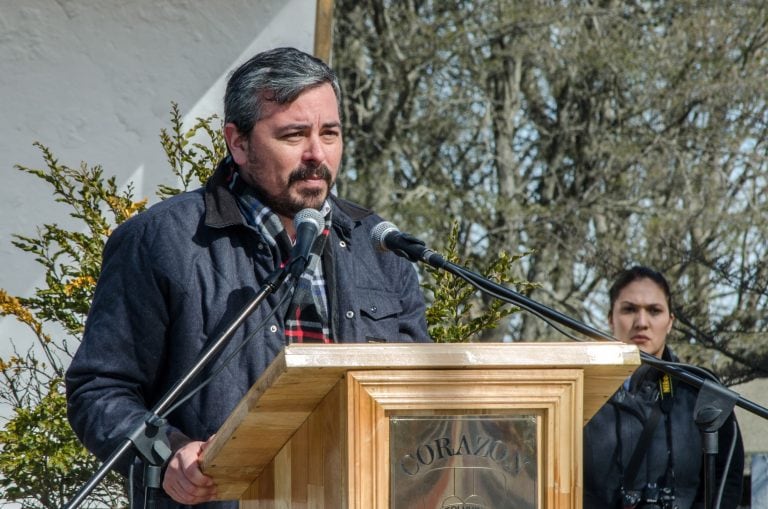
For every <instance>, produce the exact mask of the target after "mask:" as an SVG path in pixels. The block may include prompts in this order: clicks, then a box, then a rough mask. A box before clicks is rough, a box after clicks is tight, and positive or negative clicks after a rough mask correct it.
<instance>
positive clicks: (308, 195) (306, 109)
mask: <svg viewBox="0 0 768 509" xmlns="http://www.w3.org/2000/svg"><path fill="white" fill-rule="evenodd" d="M224 133H225V137H226V139H227V143H228V145H229V149H230V152H231V153H232V157H233V158H234V160H235V162H236V163H237V164H238V166H239V167H240V169H241V176H242V177H243V179H245V181H246V182H247V183H248V184H249V185H251V186H252V187H254V188H256V189H258V190H259V191H261V194H262V199H263V200H264V202H265V204H266V205H267V206H269V207H270V208H271V209H272V210H273V211H274V212H276V213H277V214H278V215H280V216H282V218H283V222H284V223H286V221H285V219H290V218H292V217H293V216H294V215H295V214H296V213H297V212H299V211H300V210H302V209H305V208H310V207H311V208H315V209H319V208H320V207H321V206H322V204H323V202H324V201H325V199H326V198H327V197H328V194H329V193H330V190H331V187H333V183H334V182H335V181H336V176H337V175H338V171H339V164H340V163H341V152H342V136H341V120H340V119H339V109H338V103H337V101H336V95H335V94H334V93H333V88H332V87H331V85H330V84H327V83H325V84H323V85H319V86H317V87H312V88H309V89H307V90H305V91H304V92H302V93H301V94H300V95H299V96H298V97H297V98H296V99H295V100H294V101H293V102H291V103H288V104H277V103H274V102H269V101H267V102H265V105H264V109H263V114H262V118H261V119H260V120H258V121H257V122H256V123H255V124H254V126H253V129H252V130H251V132H250V134H243V133H240V132H238V131H237V128H236V127H235V126H234V124H227V125H226V126H225V127H224Z"/></svg>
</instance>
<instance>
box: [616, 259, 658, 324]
mask: <svg viewBox="0 0 768 509" xmlns="http://www.w3.org/2000/svg"><path fill="white" fill-rule="evenodd" d="M638 279H650V280H651V281H653V282H654V283H656V284H657V285H658V286H659V288H661V290H662V291H663V292H664V295H665V296H666V297H667V307H668V308H669V312H670V313H671V312H672V293H671V292H670V291H669V283H667V279H666V278H665V277H664V276H663V275H662V273H661V272H658V271H655V270H653V269H651V268H648V267H644V266H642V265H635V266H634V267H631V268H629V269H625V270H623V271H621V272H620V273H619V275H618V276H616V279H615V280H614V281H613V284H612V285H611V289H610V290H608V297H609V298H610V300H611V307H610V308H608V315H609V316H610V315H611V313H613V305H614V304H616V299H618V298H619V293H621V291H622V290H623V289H624V287H626V286H627V285H628V284H630V283H633V282H635V281H637V280H638Z"/></svg>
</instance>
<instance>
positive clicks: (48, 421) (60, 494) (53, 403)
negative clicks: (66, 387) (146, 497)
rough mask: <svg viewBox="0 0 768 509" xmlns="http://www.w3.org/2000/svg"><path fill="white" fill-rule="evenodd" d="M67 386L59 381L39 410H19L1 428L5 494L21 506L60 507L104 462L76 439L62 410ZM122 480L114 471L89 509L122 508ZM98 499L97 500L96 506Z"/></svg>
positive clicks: (0, 486)
mask: <svg viewBox="0 0 768 509" xmlns="http://www.w3.org/2000/svg"><path fill="white" fill-rule="evenodd" d="M62 385H63V384H62V382H61V380H60V379H54V380H52V381H51V383H50V384H49V386H48V388H47V389H48V390H47V392H46V393H45V395H44V396H43V398H42V399H41V400H40V401H38V402H37V404H36V405H35V406H34V407H29V408H27V407H19V408H17V409H16V411H15V415H14V417H13V418H12V419H11V420H10V421H9V422H8V424H7V425H6V426H5V428H4V429H2V430H0V442H1V443H3V454H2V455H0V472H2V476H1V477H0V493H3V496H4V497H5V498H6V499H7V500H13V501H15V502H18V503H20V504H21V506H22V507H25V508H27V507H29V508H38V507H40V508H51V509H55V508H58V507H61V506H62V505H63V504H64V503H65V502H67V501H68V500H70V499H71V498H72V497H73V496H74V495H75V493H76V492H77V490H78V489H79V488H80V487H81V486H82V485H84V484H85V483H86V482H87V481H88V479H89V478H90V477H91V475H92V474H93V472H94V471H95V470H96V469H97V468H98V467H99V462H98V461H97V460H96V458H94V457H93V456H92V455H90V454H89V453H88V452H87V451H86V450H85V449H84V448H83V447H82V446H81V445H80V443H79V442H78V441H77V440H76V439H74V437H73V434H72V429H71V428H70V426H69V423H68V422H67V419H66V415H65V413H64V412H63V411H62V410H63V409H64V408H66V400H65V397H64V394H63V393H62V392H61V387H62ZM119 486H120V479H119V477H118V475H117V474H115V473H111V474H109V476H108V479H107V481H106V482H104V483H101V485H100V486H99V487H97V488H96V490H95V492H94V494H93V495H92V497H91V499H90V500H91V501H90V502H86V504H84V507H98V506H104V505H106V506H107V507H119V506H120V504H121V503H124V501H123V499H122V498H121V494H120V493H121V490H119V489H117V490H116V489H114V488H119ZM95 501H97V502H95Z"/></svg>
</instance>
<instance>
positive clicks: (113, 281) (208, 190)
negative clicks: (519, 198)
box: [66, 164, 429, 507]
mask: <svg viewBox="0 0 768 509" xmlns="http://www.w3.org/2000/svg"><path fill="white" fill-rule="evenodd" d="M224 166H225V165H224V164H222V165H220V167H219V168H218V169H217V171H216V172H215V174H214V175H213V176H212V177H211V179H210V180H209V182H208V184H207V185H206V187H205V188H204V189H198V190H196V191H192V192H187V193H183V194H180V195H177V196H175V197H173V198H170V199H167V200H165V201H163V202H161V203H158V204H156V205H155V206H153V207H151V208H150V209H149V210H147V211H145V212H143V213H141V214H139V215H137V216H135V217H133V218H131V219H130V220H128V221H126V222H125V223H123V224H122V225H120V226H119V227H118V228H117V229H116V230H115V231H114V233H113V234H112V235H111V236H110V238H109V240H108V242H107V245H106V247H105V250H104V254H103V262H102V271H101V275H100V277H99V281H98V284H97V287H96V291H95V294H94V299H93V302H92V306H91V308H90V312H89V315H88V319H87V322H86V326H85V332H84V335H83V340H82V343H81V345H80V347H79V349H78V351H77V352H76V354H75V356H74V358H73V359H72V363H71V365H70V367H69V369H68V371H67V374H66V388H67V396H68V407H67V410H68V416H69V419H70V422H71V424H72V427H73V429H74V430H75V432H76V433H77V435H78V437H80V439H81V441H82V442H83V443H84V444H85V446H86V447H87V448H88V449H89V450H91V451H92V452H93V453H94V454H95V455H96V456H98V457H99V458H100V459H102V460H104V459H105V458H106V457H108V456H109V455H110V453H112V452H113V451H114V450H115V448H116V447H117V446H118V445H119V444H120V443H121V442H122V441H123V440H124V438H125V437H126V436H127V435H128V434H129V433H130V432H131V431H133V430H135V429H136V428H137V426H139V425H140V423H141V422H142V421H143V419H144V418H145V415H146V412H147V409H150V408H152V407H154V406H155V404H156V403H157V401H158V400H159V399H160V398H161V397H162V396H164V395H165V394H166V393H167V391H168V390H169V388H170V387H172V386H173V384H174V383H175V382H177V381H178V380H179V379H180V378H181V377H183V376H184V375H186V374H187V373H188V370H189V368H190V367H191V366H192V365H194V363H195V362H196V360H197V359H198V356H199V354H200V352H201V351H202V350H204V349H205V348H206V347H207V346H208V345H209V344H210V343H212V342H213V341H215V340H216V339H218V338H219V337H220V336H221V334H222V332H223V331H224V330H225V329H226V328H227V327H228V326H229V325H230V324H231V323H232V321H233V320H234V319H235V317H236V316H238V315H239V314H240V312H241V310H242V309H243V308H244V306H246V305H247V304H248V303H249V302H251V301H252V300H253V298H254V297H255V296H256V295H257V293H258V292H259V290H260V289H261V287H262V284H263V281H264V280H265V278H266V277H267V275H268V274H270V273H271V272H272V271H273V270H274V266H273V264H274V262H273V260H272V255H271V254H270V250H269V249H268V247H267V246H266V243H265V242H264V239H262V238H261V237H260V234H259V233H258V231H257V230H256V229H255V228H252V227H250V226H249V225H247V224H246V222H245V220H244V218H243V216H242V214H241V212H240V210H239V208H238V205H237V202H236V198H235V197H234V195H232V193H231V192H230V191H229V189H228V188H227V187H226V180H227V176H228V175H229V170H228V169H227V168H225V167H224ZM331 203H332V207H333V213H332V218H333V220H332V226H331V229H330V230H331V231H330V235H329V238H328V241H327V242H326V244H325V251H324V253H323V256H322V263H323V269H324V276H325V278H326V284H327V291H328V297H329V306H330V310H331V317H332V323H331V331H332V335H333V337H334V338H335V340H336V341H337V342H354V343H360V342H385V341H394V342H426V341H429V337H428V335H427V331H426V322H425V315H424V311H425V305H424V301H423V295H422V293H421V291H420V288H419V285H418V280H417V274H416V271H415V269H414V267H413V265H412V264H411V263H410V262H408V261H407V260H405V259H402V258H399V257H398V256H396V255H394V254H393V253H390V252H382V251H379V250H377V249H374V247H373V245H372V243H371V240H370V238H369V236H370V232H371V229H372V228H373V226H375V225H376V224H378V223H379V222H380V221H381V218H380V217H378V216H376V215H375V214H373V213H372V212H370V211H368V210H366V209H363V208H361V207H359V206H357V205H354V204H352V203H350V202H347V201H344V200H340V199H337V198H335V197H332V198H331ZM280 295H281V294H280V292H279V291H278V292H276V293H275V294H273V295H271V296H270V297H269V298H268V299H267V301H265V302H262V303H261V305H260V306H259V307H257V308H256V310H255V311H254V312H253V313H252V314H251V315H250V317H249V318H248V319H247V321H246V322H245V323H244V324H243V325H242V326H241V327H239V328H238V329H237V331H236V333H235V334H234V335H233V337H232V338H231V339H230V340H229V341H228V343H227V347H226V348H225V349H224V351H223V353H222V354H221V355H220V356H219V359H218V361H219V362H214V363H213V364H212V365H209V367H208V369H207V371H206V372H205V373H204V374H203V375H202V377H201V379H204V378H207V376H208V375H209V374H210V373H211V372H212V371H213V370H215V369H218V367H219V366H221V365H222V362H221V359H222V358H223V357H226V356H228V355H229V354H230V353H231V352H233V351H234V349H235V348H236V347H237V346H238V345H239V344H240V343H241V342H243V341H246V339H247V344H246V346H245V348H243V349H242V350H241V351H240V352H238V353H237V354H236V355H234V357H233V358H232V359H231V360H230V361H229V362H228V363H227V364H226V366H225V367H224V369H223V371H221V372H220V373H218V374H217V375H216V376H215V377H214V378H213V380H212V381H211V383H209V384H208V385H207V386H206V387H205V388H204V389H202V391H200V392H199V393H197V394H196V395H195V396H194V397H192V399H191V400H189V401H187V402H186V403H184V404H183V405H181V406H180V407H179V408H178V409H177V410H175V411H174V412H173V413H172V414H171V415H170V416H169V423H170V425H171V431H172V432H171V435H172V436H173V437H178V436H181V435H178V433H183V435H184V436H186V437H188V438H189V439H192V440H206V439H207V438H209V437H210V436H211V435H212V434H213V433H215V432H216V430H217V429H218V428H219V427H220V426H221V424H222V423H223V421H224V420H225V418H226V417H227V416H228V415H229V413H230V412H231V411H232V409H233V408H234V407H235V405H236V404H237V402H238V401H239V400H240V399H241V398H242V397H243V395H244V394H245V393H246V391H247V390H248V389H249V388H250V386H251V385H252V384H253V383H254V381H255V380H256V379H257V378H258V376H259V375H260V374H261V373H262V371H264V369H265V368H266V367H267V366H268V365H269V363H270V362H271V361H272V359H273V358H274V357H275V356H276V355H277V354H278V353H279V352H280V351H281V349H282V348H283V347H284V345H285V343H284V335H283V330H284V324H283V322H284V320H283V317H282V316H280V313H277V314H275V315H274V316H272V317H267V315H268V313H269V312H270V311H271V309H272V308H273V307H274V306H275V305H276V302H277V300H278V299H279V297H280ZM262 322H264V323H263V324H262ZM172 445H174V444H173V443H172ZM174 448H175V447H174ZM119 467H120V468H119V469H120V470H121V471H122V472H123V473H126V472H127V467H128V462H122V463H120V464H119ZM197 507H201V506H197Z"/></svg>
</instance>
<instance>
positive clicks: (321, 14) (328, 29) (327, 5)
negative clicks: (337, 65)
mask: <svg viewBox="0 0 768 509" xmlns="http://www.w3.org/2000/svg"><path fill="white" fill-rule="evenodd" d="M332 48H333V0H317V8H316V14H315V56H316V57H317V58H320V59H321V60H323V61H324V62H325V63H327V64H328V65H332V64H331V49H332Z"/></svg>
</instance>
